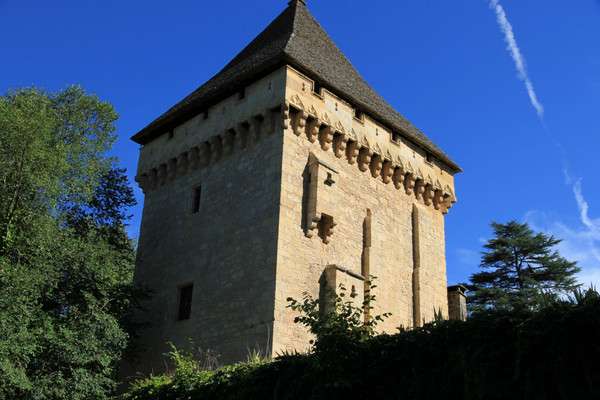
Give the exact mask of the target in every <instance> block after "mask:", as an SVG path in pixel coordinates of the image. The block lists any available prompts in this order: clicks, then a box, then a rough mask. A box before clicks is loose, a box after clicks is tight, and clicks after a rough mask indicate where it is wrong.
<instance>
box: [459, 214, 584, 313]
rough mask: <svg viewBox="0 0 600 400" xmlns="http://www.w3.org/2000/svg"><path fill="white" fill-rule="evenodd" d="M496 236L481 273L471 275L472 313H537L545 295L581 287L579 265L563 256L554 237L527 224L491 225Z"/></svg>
mask: <svg viewBox="0 0 600 400" xmlns="http://www.w3.org/2000/svg"><path fill="white" fill-rule="evenodd" d="M490 225H491V227H492V228H493V229H494V237H493V238H492V239H489V240H488V243H487V244H485V245H484V247H485V248H486V249H487V250H488V251H484V252H482V257H481V264H480V268H482V269H484V271H482V272H478V273H474V274H473V275H471V279H470V285H468V287H469V289H470V292H471V293H470V295H469V297H468V302H469V309H470V311H471V312H475V313H476V312H482V311H484V310H486V309H489V308H495V309H528V310H535V309H538V308H539V306H540V301H541V298H542V296H546V297H547V296H559V295H561V294H565V293H566V292H568V291H571V290H573V289H575V288H577V287H578V285H577V283H576V279H575V274H576V273H577V272H579V271H580V268H579V267H577V265H576V264H577V262H571V261H568V260H566V259H565V258H563V257H561V256H560V254H559V253H558V251H556V250H555V251H553V248H554V246H556V245H557V244H558V243H560V242H561V239H556V238H554V236H551V235H550V236H549V235H546V234H544V233H541V232H537V233H536V232H534V231H533V230H532V229H531V228H530V227H529V225H528V224H521V223H518V222H517V221H510V222H508V223H506V224H500V223H497V222H492V223H491V224H490Z"/></svg>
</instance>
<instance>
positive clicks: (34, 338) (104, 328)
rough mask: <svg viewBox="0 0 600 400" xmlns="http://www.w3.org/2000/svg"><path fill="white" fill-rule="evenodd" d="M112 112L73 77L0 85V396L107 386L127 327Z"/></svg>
mask: <svg viewBox="0 0 600 400" xmlns="http://www.w3.org/2000/svg"><path fill="white" fill-rule="evenodd" d="M117 118H118V115H117V114H116V112H115V111H114V109H113V107H112V105H111V104H110V103H107V102H102V101H100V100H99V99H98V97H97V96H96V95H93V94H88V93H86V92H85V91H84V90H83V89H82V88H81V87H79V86H70V87H67V88H65V89H63V90H61V91H58V92H55V93H50V92H46V91H45V90H43V89H38V88H18V89H15V90H9V91H8V92H7V93H6V94H5V95H3V96H0V399H24V398H31V399H67V398H68V399H84V398H86V399H94V398H104V397H106V395H107V393H109V392H110V391H111V390H112V389H113V388H114V387H115V384H116V382H115V378H116V369H117V367H118V363H119V360H120V358H121V355H122V354H123V352H124V351H125V349H126V348H127V345H128V343H129V341H130V337H131V335H132V334H133V333H134V331H135V327H134V326H132V325H130V324H128V323H127V321H128V320H129V319H128V318H127V317H128V312H129V311H128V310H129V309H130V308H131V307H133V306H135V304H137V301H138V300H139V299H140V296H141V292H140V291H138V290H136V289H134V288H133V287H132V285H131V275H132V271H133V262H134V257H135V247H134V245H135V243H134V242H133V241H132V240H130V239H129V238H128V236H127V233H126V230H125V227H126V225H125V224H126V221H127V219H128V218H129V217H128V216H127V215H126V214H125V212H124V209H125V208H126V207H130V206H132V205H134V204H135V199H134V197H133V193H132V190H131V188H130V187H129V184H128V182H127V178H126V177H125V174H124V173H125V171H124V170H122V169H119V168H117V167H116V160H115V159H113V158H110V157H108V156H107V152H108V151H109V150H110V148H111V147H112V145H113V143H114V141H115V139H116V135H115V134H114V131H115V130H116V127H115V122H116V120H117Z"/></svg>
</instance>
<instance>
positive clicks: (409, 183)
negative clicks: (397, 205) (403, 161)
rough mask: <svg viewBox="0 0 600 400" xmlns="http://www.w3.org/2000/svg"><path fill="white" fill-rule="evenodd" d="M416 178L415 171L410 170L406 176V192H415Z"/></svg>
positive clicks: (409, 193)
mask: <svg viewBox="0 0 600 400" xmlns="http://www.w3.org/2000/svg"><path fill="white" fill-rule="evenodd" d="M416 180H417V177H416V176H415V174H414V173H413V172H409V173H407V174H406V175H405V176H404V189H405V191H406V194H408V195H411V194H412V193H413V189H414V188H415V182H416Z"/></svg>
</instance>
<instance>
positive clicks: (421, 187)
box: [414, 178, 425, 200]
mask: <svg viewBox="0 0 600 400" xmlns="http://www.w3.org/2000/svg"><path fill="white" fill-rule="evenodd" d="M414 191H415V198H416V199H417V200H421V198H423V193H425V180H424V179H423V178H417V180H416V181H415V188H414Z"/></svg>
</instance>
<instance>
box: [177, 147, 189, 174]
mask: <svg viewBox="0 0 600 400" xmlns="http://www.w3.org/2000/svg"><path fill="white" fill-rule="evenodd" d="M187 167H188V153H187V151H184V152H183V153H181V154H180V155H179V157H177V170H178V172H179V175H185V174H186V172H187Z"/></svg>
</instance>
